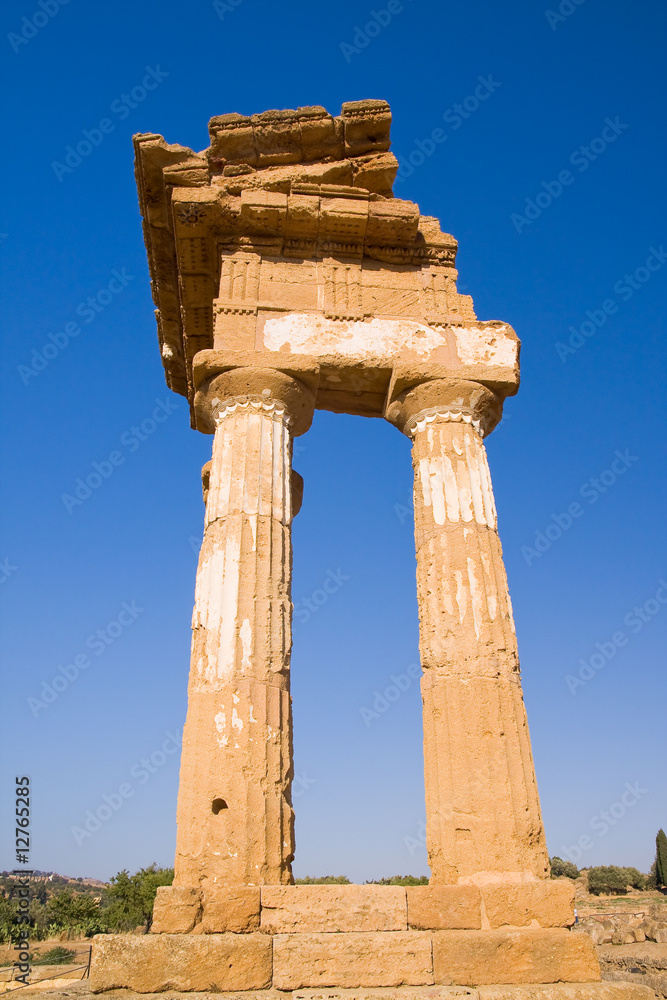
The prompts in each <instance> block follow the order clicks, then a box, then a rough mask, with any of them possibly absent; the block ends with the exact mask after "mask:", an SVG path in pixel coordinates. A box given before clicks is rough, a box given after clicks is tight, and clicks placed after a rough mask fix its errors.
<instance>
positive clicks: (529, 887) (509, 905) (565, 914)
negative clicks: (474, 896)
mask: <svg viewBox="0 0 667 1000" xmlns="http://www.w3.org/2000/svg"><path fill="white" fill-rule="evenodd" d="M482 899H483V900H484V906H485V908H486V915H487V917H488V918H489V923H490V925H491V927H492V928H493V927H502V925H503V924H510V925H512V926H514V927H525V926H526V925H527V924H529V923H530V922H531V920H537V922H538V923H539V924H540V926H541V927H569V926H570V925H571V924H573V923H574V883H573V882H571V881H570V880H569V879H567V880H563V881H562V882H561V881H560V880H551V879H548V880H543V881H540V882H522V883H519V884H516V885H508V884H507V883H505V884H502V883H501V884H499V885H485V886H483V887H482Z"/></svg>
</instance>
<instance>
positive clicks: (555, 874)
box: [549, 856, 579, 878]
mask: <svg viewBox="0 0 667 1000" xmlns="http://www.w3.org/2000/svg"><path fill="white" fill-rule="evenodd" d="M549 864H550V865H551V877H552V878H561V877H562V876H563V875H564V876H565V878H579V869H578V868H577V866H576V865H574V864H572V862H571V861H563V859H562V858H559V857H558V856H555V857H553V858H549Z"/></svg>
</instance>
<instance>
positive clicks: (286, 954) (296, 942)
mask: <svg viewBox="0 0 667 1000" xmlns="http://www.w3.org/2000/svg"><path fill="white" fill-rule="evenodd" d="M599 979H600V967H599V964H598V960H597V958H596V956H595V952H594V949H593V945H592V943H591V941H590V939H588V938H587V937H586V936H585V935H583V934H571V933H569V931H566V930H561V929H549V930H546V929H541V928H530V929H526V930H496V931H384V932H380V933H373V932H363V931H361V932H359V931H358V932H342V933H338V934H336V933H333V934H331V933H323V934H304V933H300V934H274V935H272V934H262V933H259V932H252V933H249V934H202V935H191V934H155V935H150V934H147V935H144V936H136V935H131V934H127V935H113V936H112V935H105V934H100V935H98V936H97V937H96V938H95V939H94V947H93V962H92V969H91V988H92V989H93V991H95V992H99V991H102V990H109V989H116V988H121V987H126V988H129V989H132V990H135V991H136V992H138V993H160V992H163V991H165V990H176V991H181V992H185V991H197V992H207V991H212V992H224V991H227V992H229V991H232V990H261V989H267V988H270V987H273V988H274V989H278V990H283V991H293V990H300V989H318V990H319V989H325V990H327V991H328V990H332V989H333V990H334V991H335V990H336V989H373V988H376V987H383V988H388V987H399V986H439V985H443V986H444V985H447V986H451V985H459V986H482V985H492V984H494V983H498V982H499V981H502V982H504V983H506V984H517V985H518V984H528V983H533V984H539V983H545V982H547V983H548V982H552V983H559V982H565V983H586V982H591V983H592V982H596V981H599Z"/></svg>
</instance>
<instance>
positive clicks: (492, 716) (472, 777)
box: [387, 380, 548, 884]
mask: <svg viewBox="0 0 667 1000" xmlns="http://www.w3.org/2000/svg"><path fill="white" fill-rule="evenodd" d="M501 412H502V402H501V401H500V400H499V399H498V397H497V396H495V394H494V393H493V392H491V391H490V390H489V389H487V388H485V387H484V386H482V385H479V384H478V383H474V382H463V381H457V382H453V381H452V382H449V381H447V380H436V381H432V382H425V383H422V384H421V385H419V386H417V387H415V388H413V389H411V390H409V391H407V392H405V393H404V394H403V395H402V396H401V397H399V399H398V400H397V401H396V402H395V403H393V404H392V405H391V406H390V407H389V409H388V412H387V417H388V418H389V419H390V420H392V421H393V422H394V423H396V424H397V425H398V426H399V427H400V429H401V430H402V431H403V432H404V433H405V434H407V435H408V436H410V437H411V438H412V442H413V446H412V461H413V467H414V511H415V542H416V551H417V592H418V604H419V623H420V626H419V627H420V653H421V662H422V669H423V678H422V700H423V712H424V771H425V779H426V841H427V848H428V859H429V865H430V867H431V873H432V878H431V883H432V884H447V883H456V882H479V883H484V882H489V881H517V880H524V879H528V880H530V879H534V878H535V877H539V878H545V877H546V874H547V871H548V867H547V865H548V857H547V851H546V844H545V837H544V831H543V826H542V819H541V813H540V805H539V799H538V793H537V784H536V781H535V772H534V766H533V759H532V753H531V748H530V739H529V735H528V724H527V720H526V712H525V708H524V704H523V696H522V692H521V681H520V673H519V660H518V655H517V644H516V635H515V632H514V621H513V617H512V607H511V603H510V597H509V593H508V589H507V578H506V575H505V568H504V565H503V558H502V549H501V545H500V539H499V537H498V531H497V525H496V509H495V504H494V499H493V491H492V487H491V478H490V475H489V467H488V463H487V458H486V450H485V448H484V443H483V437H484V435H485V433H487V432H489V431H490V430H492V429H493V427H494V426H495V425H496V423H497V422H498V420H499V419H500V415H501Z"/></svg>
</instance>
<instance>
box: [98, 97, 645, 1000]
mask: <svg viewBox="0 0 667 1000" xmlns="http://www.w3.org/2000/svg"><path fill="white" fill-rule="evenodd" d="M390 124H391V114H390V109H389V106H388V105H387V104H386V103H385V102H384V101H380V100H365V101H354V102H349V103H346V104H344V105H343V107H342V110H341V113H340V115H338V116H337V117H334V116H332V115H330V114H329V113H328V112H327V111H325V109H324V108H322V107H306V108H298V109H297V110H292V111H267V112H264V113H263V114H256V115H252V116H249V117H246V116H243V115H240V114H226V115H221V116H220V117H216V118H213V119H212V120H211V122H210V123H209V131H210V146H209V148H208V149H206V150H204V151H203V152H200V153H195V152H193V151H192V150H191V149H188V148H186V147H184V146H180V145H171V144H169V143H167V142H166V141H165V140H164V139H163V138H162V136H159V135H153V134H142V135H138V136H136V137H135V140H134V142H135V151H136V179H137V186H138V191H139V203H140V208H141V214H142V217H143V227H144V237H145V243H146V250H147V255H148V263H149V268H150V276H151V285H152V290H153V298H154V302H155V306H156V318H157V327H158V335H159V343H160V352H161V356H162V363H163V365H164V371H165V376H166V380H167V384H168V386H169V387H170V388H171V389H172V390H173V391H174V392H177V393H180V394H181V395H183V396H185V397H186V398H187V399H188V401H189V404H190V415H191V423H192V427H193V428H194V429H196V430H198V431H200V432H201V433H204V434H210V435H212V441H213V444H212V457H211V461H210V463H207V465H206V466H205V467H204V470H203V476H202V479H203V488H204V498H205V503H206V513H205V530H204V538H203V543H202V548H201V554H200V558H199V567H198V571H197V581H196V591H195V605H194V613H193V620H192V659H191V667H190V679H189V691H188V710H187V720H186V724H185V730H184V738H183V751H182V761H181V772H180V787H179V797H178V814H177V847H176V860H175V879H174V884H173V885H172V886H169V887H163V888H161V889H159V890H158V895H157V899H156V902H155V908H154V916H153V924H152V930H151V933H150V934H147V935H144V936H136V935H115V936H109V935H102V936H99V937H98V938H96V940H95V945H94V958H93V972H92V978H93V986H94V989H96V990H98V991H102V990H105V989H111V988H118V987H129V988H131V989H134V990H136V991H138V992H159V991H163V990H166V989H170V990H180V991H190V990H195V991H219V992H230V991H253V990H269V991H282V993H283V994H284V993H290V992H291V991H297V990H321V989H325V988H326V990H327V993H326V996H327V997H337V996H338V995H339V993H340V991H341V990H347V991H353V992H351V993H350V992H348V993H346V994H345V996H348V997H354V996H357V995H359V994H358V993H355V992H354V991H358V990H360V989H373V988H382V989H383V990H389V991H391V990H399V988H402V992H401V993H400V996H401V997H403V998H405V997H407V996H409V997H418V996H422V995H424V996H426V995H428V996H429V997H437V996H440V995H442V996H444V995H445V993H446V991H444V992H442V993H440V992H438V991H437V990H436V991H434V987H438V986H442V987H443V988H444V987H446V986H451V985H458V986H484V985H485V984H486V985H492V984H501V985H502V989H500V988H499V990H496V992H495V993H494V1000H500V998H501V996H502V997H504V996H505V995H507V996H508V997H509V996H513V997H514V996H519V995H521V996H523V995H524V994H519V993H518V992H517V990H518V988H519V986H520V985H521V984H542V986H543V987H544V989H545V990H546V992H547V993H548V995H549V996H555V995H558V996H559V997H561V996H562V997H563V1000H565V998H569V997H572V996H574V994H573V993H572V991H571V987H570V986H566V985H564V984H573V983H574V984H578V986H577V992H576V996H577V1000H588V998H594V997H595V998H597V997H601V996H603V995H604V996H607V995H609V996H610V997H611V993H609V990H611V989H612V987H613V989H614V990H615V992H614V993H613V996H614V998H615V1000H625V998H626V997H629V994H630V993H632V992H633V991H636V990H637V989H640V990H641V989H642V988H641V987H639V988H638V987H630V986H625V985H623V984H602V983H600V981H599V980H600V970H599V965H598V962H597V959H596V956H595V953H594V949H593V945H592V943H591V941H590V939H589V938H588V937H587V936H586V935H585V934H579V933H573V932H571V931H570V930H569V928H570V926H571V925H572V924H573V922H574V916H573V902H574V900H573V886H572V882H570V881H569V880H551V879H550V877H549V874H550V873H549V862H548V857H547V850H546V841H545V834H544V829H543V825H542V818H541V813H540V804H539V799H538V792H537V785H536V780H535V771H534V765H533V759H532V754H531V747H530V739H529V734H528V726H527V720H526V712H525V708H524V703H523V697H522V692H521V681H520V673H519V662H518V656H517V644H516V636H515V631H514V622H513V618H512V607H511V603H510V597H509V593H508V589H507V578H506V574H505V569H504V565H503V557H502V549H501V544H500V539H499V536H498V527H497V518H496V509H495V505H494V498H493V489H492V485H491V478H490V474H489V466H488V463H487V456H486V451H485V446H484V440H485V437H486V436H487V435H488V434H490V433H491V431H492V430H493V429H494V427H495V426H496V425H497V423H498V421H499V420H500V418H501V415H502V409H503V402H504V400H505V398H506V397H507V396H511V395H514V394H515V393H516V392H517V390H518V387H519V340H518V339H517V336H516V334H515V333H514V331H513V330H512V328H511V327H510V326H508V325H507V324H506V323H503V322H498V321H495V320H494V321H481V320H478V319H477V317H476V315H475V312H474V309H473V303H472V299H471V298H470V297H469V296H467V295H461V294H459V292H458V291H457V286H456V281H457V272H456V250H457V243H456V240H455V239H454V237H453V236H450V235H448V234H447V233H444V232H442V231H441V229H440V224H439V222H438V220H437V219H435V218H432V217H430V216H423V215H420V212H419V208H418V206H417V205H416V204H414V203H413V202H410V201H403V200H399V199H397V198H394V196H393V192H392V183H393V180H394V177H395V174H396V170H397V165H398V164H397V161H396V159H395V157H394V156H393V154H392V153H391V152H390V151H389V149H390V138H389V132H390ZM315 409H322V410H329V411H333V412H335V413H348V414H356V415H360V416H365V417H377V418H383V419H385V420H388V421H389V422H390V423H392V424H394V425H395V427H396V428H397V431H398V432H400V433H402V434H405V435H406V436H407V437H408V438H409V439H410V441H411V442H412V456H413V466H414V516H415V546H416V557H417V594H418V604H419V626H420V656H421V666H422V669H423V678H422V682H421V685H422V700H423V721H424V768H425V780H426V814H427V849H428V862H429V866H430V869H431V880H430V883H429V885H427V886H415V887H408V888H404V887H401V886H376V885H310V886H305V885H294V884H293V882H294V880H293V876H292V869H291V863H292V861H293V858H294V849H295V845H294V810H293V808H292V800H291V791H290V785H291V781H292V777H293V761H292V709H291V700H290V650H291V644H292V639H291V612H292V606H291V599H290V577H291V568H292V549H291V523H292V519H293V517H295V516H296V515H297V514H298V511H299V507H300V503H301V496H302V491H303V482H302V480H301V477H300V476H299V474H298V473H297V472H296V471H294V470H293V469H292V445H293V441H294V438H295V437H297V436H299V435H301V434H304V433H306V432H307V430H308V428H309V427H310V424H311V421H312V418H313V412H314V410H315ZM558 984H560V985H558ZM407 987H411V988H413V990H412V992H410V993H409V994H407V993H405V989H406V988H407ZM427 987H430V990H428V991H426V992H424V991H425V990H426V988H427ZM420 990H421V992H420ZM503 990H504V992H503ZM568 990H569V992H568ZM337 991H338V992H337ZM605 991H607V992H605ZM263 995H264V994H263ZM267 995H274V994H273V993H271V994H267ZM275 995H280V993H279V992H276V993H275ZM294 995H295V996H296V993H295V994H294ZM301 995H302V994H299V996H301ZM318 995H319V994H318ZM391 995H393V994H391V992H389V993H385V992H383V993H382V997H383V998H384V997H385V996H391ZM397 995H399V994H398V993H397ZM531 995H532V994H531ZM540 995H541V994H540ZM308 996H310V994H308Z"/></svg>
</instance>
